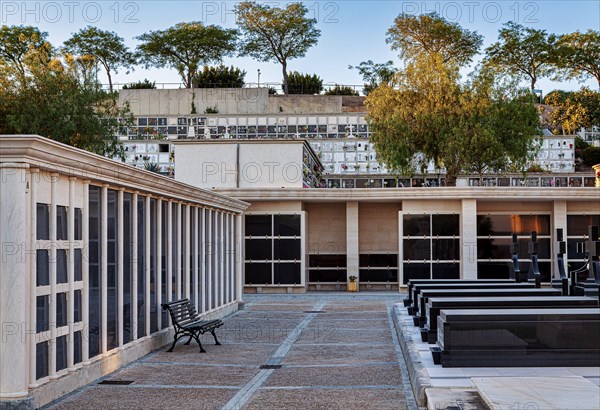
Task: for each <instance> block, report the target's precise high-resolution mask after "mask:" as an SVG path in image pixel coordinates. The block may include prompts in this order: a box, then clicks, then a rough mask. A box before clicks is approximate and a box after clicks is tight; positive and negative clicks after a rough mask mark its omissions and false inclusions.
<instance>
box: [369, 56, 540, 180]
mask: <svg viewBox="0 0 600 410" xmlns="http://www.w3.org/2000/svg"><path fill="white" fill-rule="evenodd" d="M459 79H460V76H459V67H458V64H456V63H454V64H452V63H450V64H449V63H447V62H446V63H444V58H443V56H442V55H439V54H437V55H436V54H430V55H420V56H418V57H416V58H415V59H414V60H413V61H412V62H410V63H409V64H407V66H406V67H405V68H404V69H403V70H399V71H398V74H397V75H396V77H395V80H394V81H393V83H392V84H382V85H381V86H379V87H378V88H376V89H375V90H374V91H373V92H371V93H370V94H369V95H368V96H367V99H366V102H365V103H366V105H367V108H368V110H369V113H368V121H369V123H370V124H371V127H372V137H371V140H372V141H373V142H374V144H375V149H376V151H377V155H378V158H380V159H381V160H382V161H383V162H385V163H386V165H387V166H388V168H390V169H392V170H394V171H395V172H400V173H405V174H412V173H415V172H419V171H422V170H423V169H425V167H426V166H427V164H428V163H429V162H430V161H433V162H434V163H435V164H436V165H438V166H440V167H443V168H445V169H446V172H447V182H448V184H449V185H452V184H453V183H454V181H455V178H456V176H457V175H459V174H460V173H461V172H477V173H479V174H480V175H481V174H483V172H486V171H490V170H495V171H500V170H503V169H506V168H507V167H508V166H509V164H512V165H513V166H514V165H521V164H524V163H525V160H526V159H527V155H528V153H529V151H530V150H532V149H533V148H534V147H535V140H536V136H539V134H540V131H539V120H538V114H537V111H536V110H535V107H534V106H533V104H532V103H530V102H524V101H523V98H522V97H521V96H520V95H519V94H517V93H515V92H514V90H501V89H497V88H495V87H494V86H493V84H494V83H495V79H494V77H493V75H492V74H491V73H489V72H485V71H482V72H481V73H479V75H477V76H475V79H474V80H473V81H471V82H470V83H467V84H464V85H463V84H461V83H460V82H459Z"/></svg>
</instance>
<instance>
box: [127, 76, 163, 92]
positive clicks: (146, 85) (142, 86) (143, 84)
mask: <svg viewBox="0 0 600 410" xmlns="http://www.w3.org/2000/svg"><path fill="white" fill-rule="evenodd" d="M123 89H124V90H154V89H156V81H152V82H150V81H149V80H148V79H146V78H144V81H138V82H137V83H130V84H125V85H123Z"/></svg>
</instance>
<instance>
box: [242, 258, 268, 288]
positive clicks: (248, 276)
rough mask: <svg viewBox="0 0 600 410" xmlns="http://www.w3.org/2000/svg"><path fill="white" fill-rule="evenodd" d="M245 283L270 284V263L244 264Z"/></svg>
mask: <svg viewBox="0 0 600 410" xmlns="http://www.w3.org/2000/svg"><path fill="white" fill-rule="evenodd" d="M245 283H246V284H247V285H252V284H254V285H262V284H272V278H271V264H270V263H246V269H245Z"/></svg>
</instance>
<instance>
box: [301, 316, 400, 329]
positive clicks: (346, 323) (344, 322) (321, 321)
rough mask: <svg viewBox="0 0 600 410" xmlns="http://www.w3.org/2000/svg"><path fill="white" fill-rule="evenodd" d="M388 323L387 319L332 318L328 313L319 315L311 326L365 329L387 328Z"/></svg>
mask: <svg viewBox="0 0 600 410" xmlns="http://www.w3.org/2000/svg"><path fill="white" fill-rule="evenodd" d="M387 325H388V322H387V319H385V318H380V319H366V320H352V319H351V318H348V319H330V318H329V317H328V316H327V315H318V316H317V317H316V318H315V319H314V320H313V321H312V322H310V324H309V325H308V327H309V328H311V327H314V326H321V327H323V328H327V327H334V328H336V329H348V330H364V329H379V330H381V329H386V328H387Z"/></svg>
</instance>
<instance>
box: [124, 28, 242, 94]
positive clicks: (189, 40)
mask: <svg viewBox="0 0 600 410" xmlns="http://www.w3.org/2000/svg"><path fill="white" fill-rule="evenodd" d="M136 38H137V39H138V40H140V41H141V42H142V43H141V44H140V45H139V46H138V47H137V50H138V52H139V55H140V58H141V60H142V62H143V63H145V64H146V66H147V67H150V66H154V67H158V68H162V67H170V68H174V69H175V70H177V72H178V73H179V75H180V76H181V78H182V80H183V83H184V85H185V87H187V88H191V87H192V79H193V78H194V75H196V73H197V72H198V70H199V69H200V68H201V67H202V66H203V65H207V64H211V63H217V62H221V61H222V60H223V57H225V56H229V55H232V54H233V52H234V51H235V49H236V39H237V31H236V30H234V29H223V28H221V27H219V26H216V25H209V26H205V25H203V24H202V23H201V22H198V21H192V22H189V23H178V24H176V25H175V26H173V27H169V28H168V29H166V30H157V31H150V32H148V33H145V34H142V35H141V36H138V37H136Z"/></svg>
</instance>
